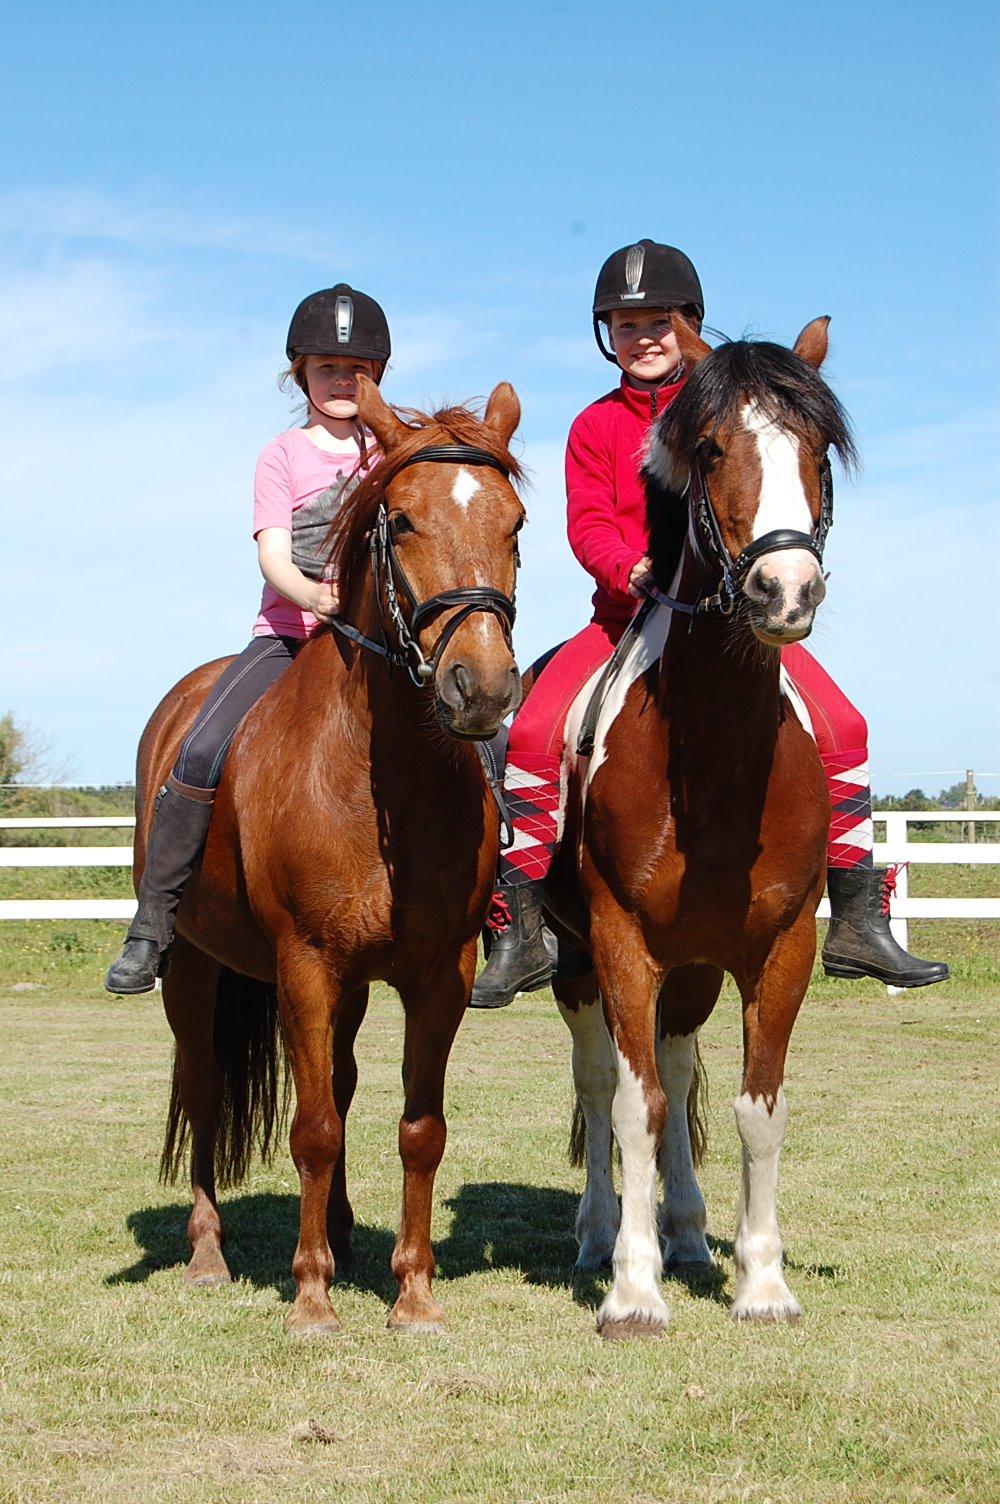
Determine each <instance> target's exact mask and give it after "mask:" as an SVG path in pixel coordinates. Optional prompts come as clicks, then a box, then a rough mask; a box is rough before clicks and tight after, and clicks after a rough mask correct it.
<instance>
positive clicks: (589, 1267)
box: [573, 1253, 611, 1274]
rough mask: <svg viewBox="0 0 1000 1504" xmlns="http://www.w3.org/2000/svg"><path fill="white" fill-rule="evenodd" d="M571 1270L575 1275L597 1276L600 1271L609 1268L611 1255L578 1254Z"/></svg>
mask: <svg viewBox="0 0 1000 1504" xmlns="http://www.w3.org/2000/svg"><path fill="white" fill-rule="evenodd" d="M573 1268H574V1270H575V1271H576V1273H577V1274H597V1273H598V1272H599V1271H600V1270H602V1269H610V1268H611V1254H610V1253H579V1254H578V1255H577V1260H576V1263H575V1264H574V1265H573Z"/></svg>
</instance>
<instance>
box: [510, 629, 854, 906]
mask: <svg viewBox="0 0 1000 1504" xmlns="http://www.w3.org/2000/svg"><path fill="white" fill-rule="evenodd" d="M624 630H625V624H624V623H621V622H609V623H603V622H598V621H592V622H589V623H588V625H587V626H586V627H584V629H583V631H582V632H578V633H577V635H576V636H575V637H571V638H570V640H569V641H568V642H566V643H564V644H563V646H562V647H561V648H560V649H559V650H558V652H556V653H555V654H554V655H553V657H552V658H551V659H550V660H549V662H548V663H547V664H546V666H545V668H544V669H543V670H542V672H541V674H540V675H539V677H538V680H537V681H536V683H535V686H534V688H533V689H532V691H531V694H530V695H529V696H528V699H527V701H526V702H525V704H524V707H523V709H522V710H521V711H520V712H519V714H518V715H517V717H516V718H515V720H514V724H513V726H512V727H511V732H510V740H509V742H508V746H507V771H506V774H505V777H504V793H505V797H506V799H507V804H508V808H509V810H510V813H511V817H512V820H513V824H514V844H513V846H512V847H511V848H510V849H509V850H508V851H506V852H504V853H503V855H502V856H501V859H500V878H501V881H502V882H504V883H506V884H514V883H519V882H530V881H534V880H536V879H539V878H543V877H544V876H545V874H546V873H547V872H548V869H549V865H550V863H551V861H552V854H553V852H554V850H555V844H556V820H557V815H558V809H559V768H560V763H561V759H562V739H563V730H564V727H565V724H566V717H567V715H568V714H569V710H570V707H571V705H572V704H573V701H574V700H575V699H576V697H577V695H578V694H579V693H580V691H581V690H582V688H583V686H584V685H585V684H586V683H587V680H588V679H589V678H590V677H591V676H592V675H593V674H594V673H596V671H597V670H598V669H599V668H601V667H602V666H603V664H605V663H606V662H607V661H608V659H609V658H610V656H611V654H612V652H613V651H614V648H615V645H616V643H617V642H618V640H619V638H620V637H621V635H622V633H623V632H624ZM781 661H782V664H783V666H784V668H785V670H786V672H787V673H788V676H789V678H790V679H791V680H792V682H793V684H794V685H795V687H796V689H797V690H798V692H799V694H800V695H801V696H802V699H803V701H804V702H805V705H806V708H807V710H808V711H809V715H810V717H811V719H812V725H813V732H814V733H815V736H816V745H817V747H818V749H819V754H820V757H821V759H822V762H823V768H824V771H825V772H826V776H827V780H828V782H829V785H830V803H831V806H832V808H833V820H832V822H831V826H830V846H829V856H828V863H829V865H830V866H831V867H856V866H861V865H865V866H870V865H871V860H872V819H871V790H870V788H869V783H868V727H867V725H866V724H865V719H864V716H863V715H862V714H861V712H860V711H859V710H857V709H855V707H854V706H853V705H852V704H851V702H850V700H848V698H847V696H846V695H844V694H843V693H842V691H841V690H840V689H838V687H837V685H836V684H834V682H833V680H832V679H831V678H830V676H829V674H828V673H826V671H825V670H824V669H822V668H821V667H820V666H819V664H818V663H817V662H816V659H815V658H814V657H813V656H812V654H811V653H807V652H806V650H805V648H803V647H802V646H801V645H800V644H798V643H796V644H795V645H794V646H792V647H789V648H785V649H784V650H783V651H782V655H781Z"/></svg>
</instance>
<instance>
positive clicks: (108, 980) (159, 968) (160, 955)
mask: <svg viewBox="0 0 1000 1504" xmlns="http://www.w3.org/2000/svg"><path fill="white" fill-rule="evenodd" d="M199 792H201V790H199ZM204 792H205V794H206V796H207V797H206V798H203V799H189V798H187V797H186V796H185V795H184V794H180V793H178V792H177V791H176V790H175V789H173V788H167V787H164V788H162V789H161V790H160V792H159V793H158V794H157V796H156V805H155V807H154V812H153V824H152V828H151V829H150V832H149V845H148V847H147V850H146V866H145V868H144V870H143V874H142V882H141V883H140V884H139V907H138V909H137V911H136V915H135V918H134V919H133V920H132V923H131V924H130V925H129V931H128V935H127V936H126V938H125V944H124V945H123V946H122V948H121V951H120V953H119V954H118V955H117V956H116V958H115V960H114V961H113V962H112V963H111V968H110V970H109V972H108V974H107V976H106V977H105V979H104V985H105V987H106V988H107V990H108V991H109V992H118V993H133V992H151V991H152V989H153V986H154V984H155V982H156V978H157V977H158V976H163V975H165V973H166V970H167V966H168V964H169V960H168V955H167V953H168V951H169V950H170V944H171V941H172V940H173V938H174V918H175V916H176V914H177V906H178V904H179V903H180V901H181V893H182V892H183V889H184V884H185V883H186V882H187V880H188V878H189V877H190V875H191V868H192V867H193V866H194V864H195V861H196V859H197V857H198V853H199V852H200V851H201V848H202V846H204V844H205V837H206V835H207V834H208V822H209V821H210V820H211V818H212V798H213V792H212V790H210V789H206V790H205V791H204Z"/></svg>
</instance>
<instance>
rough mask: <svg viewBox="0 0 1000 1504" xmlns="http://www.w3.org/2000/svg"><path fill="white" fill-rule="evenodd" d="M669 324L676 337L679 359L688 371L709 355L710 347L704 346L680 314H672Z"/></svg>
mask: <svg viewBox="0 0 1000 1504" xmlns="http://www.w3.org/2000/svg"><path fill="white" fill-rule="evenodd" d="M670 323H671V326H672V328H673V331H674V334H675V335H676V336H677V348H678V350H680V352H681V359H682V360H683V362H684V364H685V365H686V366H687V368H688V370H689V371H690V370H691V369H692V368H693V367H694V366H696V365H697V364H698V362H699V360H704V359H705V356H706V355H711V353H712V347H711V345H706V343H705V341H704V340H703V339H702V337H701V335H700V334H696V333H695V331H694V329H693V328H692V326H691V325H690V324H689V323H688V321H687V319H686V318H685V317H684V315H683V314H682V313H677V312H674V313H672V314H671V315H670Z"/></svg>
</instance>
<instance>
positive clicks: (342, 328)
mask: <svg viewBox="0 0 1000 1504" xmlns="http://www.w3.org/2000/svg"><path fill="white" fill-rule="evenodd" d="M333 315H334V319H335V322H336V327H337V343H338V345H346V344H349V343H350V339H351V330H352V328H353V327H354V303H353V301H352V300H351V299H350V298H347V297H339V298H338V299H337V301H336V303H335V304H334V309H333Z"/></svg>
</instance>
